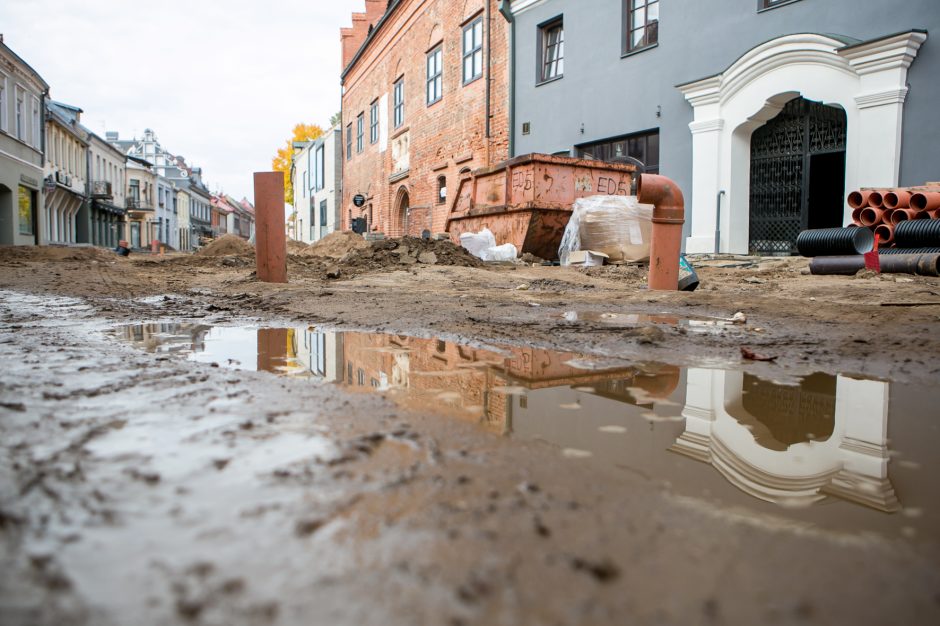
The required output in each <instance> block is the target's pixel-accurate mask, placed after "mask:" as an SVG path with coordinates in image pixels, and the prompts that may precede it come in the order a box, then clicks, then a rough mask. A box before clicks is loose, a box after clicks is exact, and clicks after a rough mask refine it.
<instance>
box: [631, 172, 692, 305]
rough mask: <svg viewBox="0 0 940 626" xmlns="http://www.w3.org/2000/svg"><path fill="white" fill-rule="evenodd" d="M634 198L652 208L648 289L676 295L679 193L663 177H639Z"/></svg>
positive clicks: (682, 219) (680, 217)
mask: <svg viewBox="0 0 940 626" xmlns="http://www.w3.org/2000/svg"><path fill="white" fill-rule="evenodd" d="M636 195H637V200H639V201H640V202H642V203H644V204H652V205H653V232H652V236H651V241H650V273H649V279H648V285H649V288H650V289H658V290H664V291H676V290H677V289H678V288H679V252H681V249H682V224H684V223H685V200H684V198H683V197H682V190H681V189H679V185H677V184H676V183H675V182H674V181H672V180H670V179H668V178H666V177H665V176H658V175H656V174H641V175H640V178H639V181H638V182H637V187H636Z"/></svg>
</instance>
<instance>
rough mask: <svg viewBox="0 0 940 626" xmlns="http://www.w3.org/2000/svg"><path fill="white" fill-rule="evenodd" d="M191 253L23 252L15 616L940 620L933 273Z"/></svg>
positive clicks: (15, 263) (11, 485)
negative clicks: (685, 274)
mask: <svg viewBox="0 0 940 626" xmlns="http://www.w3.org/2000/svg"><path fill="white" fill-rule="evenodd" d="M70 254H74V253H70ZM174 258H177V257H168V258H167V259H164V260H159V259H144V260H134V259H130V260H120V259H112V258H109V257H107V256H100V257H99V256H94V257H91V256H89V257H87V258H86V257H76V258H72V257H71V256H69V257H65V258H56V259H40V258H35V257H26V256H19V257H16V258H12V257H9V256H8V257H2V258H0V262H2V266H0V287H2V288H4V290H3V291H2V292H0V296H2V297H0V367H2V372H3V374H2V377H0V396H2V397H0V447H2V448H3V451H2V454H0V537H2V542H0V622H2V623H4V624H6V623H11V624H19V623H24V624H25V623H29V624H66V625H70V624H96V625H97V624H104V625H108V624H131V623H135V624H136V623H140V624H301V623H303V624H309V623H315V624H320V623H322V624H415V623H427V624H567V623H591V624H620V623H636V624H696V623H702V624H706V623H708V624H710V623H715V624H722V623H726V624H745V623H746V624H756V623H780V624H812V623H818V624H833V623H846V622H851V623H857V624H881V623H885V622H888V621H891V622H895V621H897V622H901V623H911V624H921V623H924V624H926V623H934V622H935V621H937V619H938V617H940V598H938V596H937V591H936V590H937V589H938V588H940V574H938V571H940V570H938V567H937V565H938V563H940V552H938V544H937V539H938V537H937V531H936V529H937V528H940V523H938V522H940V518H938V515H940V514H938V512H937V508H936V503H937V502H938V501H940V499H938V495H940V489H938V483H937V478H936V477H937V476H938V471H937V470H938V469H940V468H938V467H937V461H936V458H937V457H936V454H935V450H936V447H937V444H938V443H940V433H938V427H940V423H938V422H937V421H936V411H935V407H936V405H937V397H936V394H937V393H938V392H937V390H936V386H935V385H933V384H931V383H933V382H935V381H936V380H937V376H938V370H937V364H936V363H935V362H934V361H935V355H936V354H937V348H938V344H937V340H936V339H935V338H933V333H932V332H931V329H932V328H935V325H936V322H937V321H938V315H940V307H938V306H937V305H934V304H931V301H932V300H937V301H938V302H940V297H938V292H940V283H938V282H937V281H936V280H931V279H921V278H915V277H912V278H910V279H907V280H909V281H910V282H896V280H895V279H896V277H881V278H874V279H867V280H865V279H851V278H844V279H843V278H841V277H840V278H838V279H836V278H831V279H830V278H826V279H823V280H822V281H816V280H813V278H815V277H805V276H803V275H801V274H800V270H801V269H802V267H801V266H800V265H799V263H798V262H794V261H790V260H783V261H772V262H765V263H762V264H757V265H754V266H751V267H703V268H702V269H701V270H700V271H699V273H700V276H701V277H702V278H703V287H702V288H701V289H702V291H700V292H696V293H695V294H659V293H650V292H645V291H643V290H642V289H641V287H642V278H641V276H640V275H639V274H637V273H636V272H635V271H634V270H633V269H632V268H629V267H623V268H618V267H613V268H592V269H594V270H603V271H600V272H599V271H584V272H579V271H576V270H558V268H541V267H536V268H526V267H521V268H511V267H499V268H460V267H444V268H441V267H436V266H427V265H421V264H414V265H410V266H409V267H408V269H407V270H405V271H401V270H396V271H392V270H388V269H383V270H381V271H369V272H366V273H364V274H362V275H360V276H358V277H357V278H355V279H353V280H343V279H339V280H335V279H327V278H326V277H324V276H322V275H321V274H320V273H314V272H312V270H311V273H309V274H307V273H305V270H304V266H303V265H302V264H297V265H295V266H293V274H292V282H291V284H289V285H287V286H277V287H276V286H271V285H263V284H259V283H257V282H256V281H255V280H254V279H253V277H252V276H251V269H252V268H251V267H250V266H247V267H243V266H238V267H236V266H233V265H226V264H225V259H226V258H228V257H219V258H215V259H211V260H209V259H207V260H202V261H199V262H198V263H196V264H193V265H190V266H189V268H190V269H189V270H187V271H186V272H181V271H179V265H180V264H181V263H182V262H183V261H176V260H174ZM238 258H240V257H238ZM728 262H729V263H730V262H731V261H728ZM716 263H721V261H716ZM749 280H751V281H752V282H748V281H749ZM756 281H759V282H756ZM883 304H890V305H891V306H882V305H883ZM897 304H906V305H907V306H906V307H902V306H894V305H897ZM738 312H741V313H743V315H744V318H745V319H744V320H741V318H740V317H738V318H737V320H736V319H735V314H736V313H738ZM742 345H746V346H749V347H750V348H752V349H753V350H755V351H757V352H760V353H766V354H771V355H774V356H776V357H777V359H776V361H774V362H766V363H752V362H747V361H744V360H742V358H741V356H740V348H741V346H742Z"/></svg>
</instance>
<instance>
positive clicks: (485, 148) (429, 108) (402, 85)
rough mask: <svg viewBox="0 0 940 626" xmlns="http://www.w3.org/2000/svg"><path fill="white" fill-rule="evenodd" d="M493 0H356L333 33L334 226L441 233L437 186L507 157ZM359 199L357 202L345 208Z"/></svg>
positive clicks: (453, 184) (504, 88)
mask: <svg viewBox="0 0 940 626" xmlns="http://www.w3.org/2000/svg"><path fill="white" fill-rule="evenodd" d="M499 4H500V3H499V2H498V0H460V1H455V0H391V1H390V2H386V1H385V0H366V12H365V13H356V14H353V19H352V28H346V29H343V30H342V35H341V36H342V44H343V67H344V70H343V74H342V79H343V145H344V146H345V151H344V161H343V163H344V170H343V180H344V182H343V204H342V225H343V228H344V229H349V227H350V221H351V219H352V218H357V217H362V218H365V219H366V221H367V223H368V226H369V229H370V230H377V231H383V232H385V233H387V234H389V235H393V236H398V235H401V234H402V233H405V232H408V233H411V234H420V233H421V231H422V230H425V229H427V230H431V231H432V232H436V231H441V230H443V228H444V221H445V218H446V207H447V204H448V203H447V200H448V198H447V190H448V189H451V190H453V189H456V188H457V181H458V178H459V177H460V176H462V175H463V173H466V172H469V171H470V170H472V169H476V168H479V167H485V166H487V165H490V164H493V163H496V162H499V161H501V160H504V159H505V158H506V157H507V155H508V139H507V124H508V113H507V101H508V98H507V93H508V68H507V61H506V52H507V36H508V34H507V33H508V29H507V23H506V21H505V19H504V18H503V17H502V16H501V15H500V13H499V11H498V5H499ZM357 194H361V195H362V196H364V198H365V204H364V205H363V206H362V207H361V208H356V207H354V205H353V197H354V196H356V195H357Z"/></svg>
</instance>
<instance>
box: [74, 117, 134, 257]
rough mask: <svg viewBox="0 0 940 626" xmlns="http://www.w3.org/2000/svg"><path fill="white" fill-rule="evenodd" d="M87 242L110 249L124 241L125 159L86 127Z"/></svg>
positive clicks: (125, 208) (125, 233) (125, 232)
mask: <svg viewBox="0 0 940 626" xmlns="http://www.w3.org/2000/svg"><path fill="white" fill-rule="evenodd" d="M84 130H85V136H86V138H87V140H88V194H87V195H88V198H89V207H88V208H89V210H88V219H89V224H88V231H89V236H88V243H91V244H94V245H96V246H105V247H108V248H113V247H115V246H117V244H118V242H119V241H121V240H122V239H123V240H128V241H129V239H128V233H127V224H126V221H125V219H124V218H125V215H126V214H127V206H126V204H125V196H126V192H125V187H126V178H127V165H126V164H127V158H126V157H125V155H124V153H122V152H121V151H120V150H118V149H117V148H115V147H114V146H113V145H111V144H110V143H108V142H107V141H106V140H104V139H102V138H101V137H99V136H98V135H96V134H95V133H93V132H91V131H90V130H88V129H87V128H86V129H84Z"/></svg>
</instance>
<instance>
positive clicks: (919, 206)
mask: <svg viewBox="0 0 940 626" xmlns="http://www.w3.org/2000/svg"><path fill="white" fill-rule="evenodd" d="M911 208H912V209H915V210H917V211H933V210H934V209H940V192H929V191H927V192H921V193H915V194H914V195H912V196H911Z"/></svg>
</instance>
